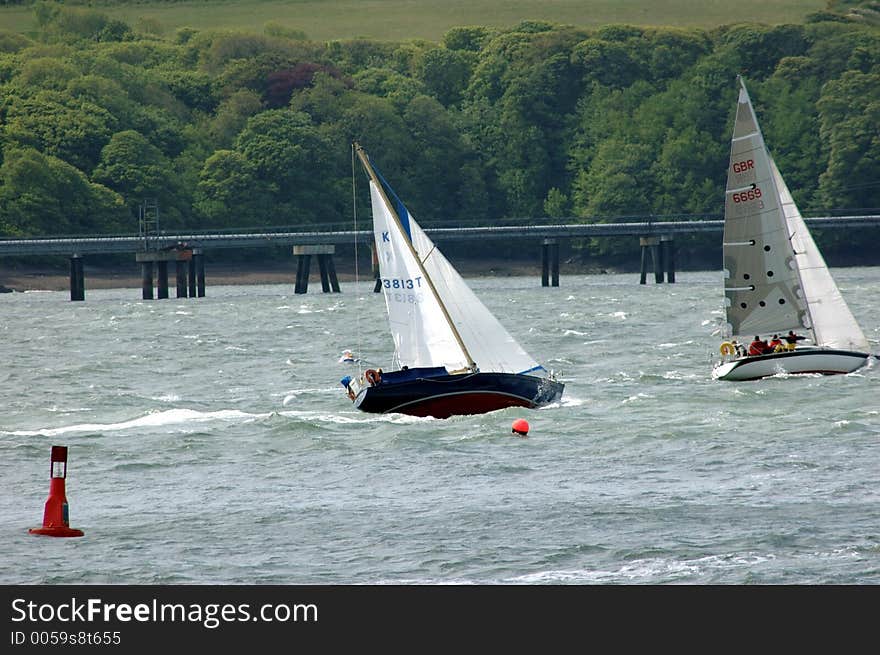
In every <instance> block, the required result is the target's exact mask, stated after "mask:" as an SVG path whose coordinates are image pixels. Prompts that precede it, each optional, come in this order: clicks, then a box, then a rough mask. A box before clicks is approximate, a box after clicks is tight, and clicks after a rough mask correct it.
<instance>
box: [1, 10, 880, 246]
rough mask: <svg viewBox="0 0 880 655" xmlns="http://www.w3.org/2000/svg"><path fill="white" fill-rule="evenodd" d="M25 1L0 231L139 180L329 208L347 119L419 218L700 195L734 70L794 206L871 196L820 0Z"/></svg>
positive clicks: (117, 223) (722, 146)
mask: <svg viewBox="0 0 880 655" xmlns="http://www.w3.org/2000/svg"><path fill="white" fill-rule="evenodd" d="M834 4H835V3H831V5H832V6H833V5H834ZM35 11H36V15H37V18H38V23H39V28H40V31H39V33H38V34H37V35H36V36H35V37H34V38H30V37H26V36H23V35H20V34H14V33H8V32H6V33H4V32H0V88H2V94H0V235H7V236H8V235H14V236H24V235H47V234H53V235H55V234H93V233H129V234H130V233H134V232H136V231H137V217H138V213H139V210H140V208H141V206H142V205H143V203H144V202H145V201H146V200H147V199H150V200H151V201H155V202H156V203H157V204H158V206H159V208H160V213H161V223H162V227H163V228H164V229H167V230H177V229H186V230H214V229H225V228H231V227H236V228H246V227H266V226H287V227H289V228H290V229H301V228H313V227H318V229H321V228H322V227H323V228H329V227H331V226H332V227H346V228H347V227H350V225H351V220H352V216H353V214H354V207H353V202H354V200H353V194H352V155H351V143H352V142H353V141H355V140H357V141H359V142H360V143H362V144H363V145H364V147H365V148H366V150H367V152H369V153H370V154H371V155H372V158H373V159H374V161H375V162H376V163H377V165H378V166H379V167H380V168H381V170H382V171H383V173H384V174H385V176H386V177H387V178H388V179H389V180H391V181H392V183H393V184H394V185H395V187H396V190H397V191H398V193H399V194H400V196H401V197H402V198H405V199H406V200H407V204H408V206H409V207H410V209H411V211H412V212H413V213H414V215H416V216H417V217H419V219H420V221H421V222H422V223H423V224H425V225H432V224H434V225H438V224H444V225H459V224H467V223H471V224H473V223H477V224H485V223H487V222H499V221H511V220H532V221H535V220H546V219H551V218H553V219H556V218H569V219H572V220H579V221H583V222H594V221H619V220H626V219H625V218H624V217H630V218H632V217H636V216H638V217H644V216H675V217H676V218H679V219H682V218H684V219H687V218H689V217H701V216H704V215H711V216H713V217H716V218H717V217H718V216H719V215H720V211H721V207H722V204H723V193H724V192H723V189H724V181H725V170H726V165H727V156H728V150H729V138H730V132H731V129H732V120H733V111H734V106H735V98H736V85H735V77H736V75H737V74H742V75H744V77H745V79H746V81H747V83H748V85H749V90H750V93H751V95H752V98H753V100H754V102H755V106H756V110H757V111H758V114H759V118H760V120H761V121H762V126H763V129H764V134H765V138H766V140H767V142H768V145H769V146H770V148H771V150H772V151H773V153H774V156H775V157H776V159H777V162H778V164H779V166H780V169H781V170H782V171H783V174H784V175H785V176H786V179H787V181H788V183H789V186H790V187H791V188H792V192H793V194H794V196H795V199H796V200H797V201H798V203H799V205H800V206H801V208H802V209H803V210H805V213H808V214H809V212H811V211H812V212H822V213H830V212H832V211H838V212H840V211H845V212H858V211H865V210H871V209H874V208H877V207H880V132H878V127H877V126H878V125H880V31H878V28H876V27H872V26H871V25H869V24H866V23H864V22H863V21H858V20H853V19H850V18H847V17H846V16H845V15H843V14H841V13H837V12H834V11H831V10H829V11H824V12H820V13H818V14H815V15H814V16H812V17H811V19H810V20H808V22H807V23H806V24H804V25H797V26H795V25H783V26H776V27H768V26H763V25H758V24H737V25H729V26H724V27H722V28H718V29H715V30H711V31H702V30H678V29H672V28H653V29H648V28H637V27H631V26H626V25H609V26H606V27H603V28H601V29H597V30H584V29H576V28H573V27H570V26H561V25H554V24H547V23H541V22H527V23H523V24H520V25H517V26H515V27H512V28H510V29H506V30H490V29H487V28H481V27H461V28H456V29H453V30H450V31H449V32H448V33H447V34H446V36H445V38H444V39H443V42H442V43H428V42H404V43H387V42H371V41H365V40H353V41H344V42H343V41H338V42H330V43H316V42H312V41H309V40H307V39H305V38H304V37H303V35H298V34H285V33H283V31H279V30H267V33H266V34H250V33H207V32H203V31H198V30H195V29H182V30H179V31H178V32H177V33H176V34H175V35H174V37H173V38H169V39H163V38H160V37H157V36H154V35H151V34H147V33H140V32H136V31H135V30H133V29H132V27H130V26H129V25H126V24H125V23H122V22H120V21H116V20H111V19H109V18H107V17H106V16H105V15H103V14H101V13H100V12H97V11H94V10H91V9H87V8H83V7H77V6H65V5H59V4H49V3H40V4H37V5H35ZM358 173H360V171H359V170H358ZM357 179H358V185H357V186H356V189H357V193H358V194H360V195H359V196H358V201H357V203H358V207H363V208H365V207H368V206H369V205H368V203H367V202H366V200H364V198H365V197H366V196H365V193H366V192H365V184H364V183H363V178H362V177H358V178H357ZM359 211H362V210H359ZM834 239H836V240H837V242H838V243H837V244H836V245H838V246H840V247H845V246H846V245H847V244H846V237H845V236H843V235H837V236H835V237H834ZM826 240H827V241H828V242H829V245H835V244H834V243H830V242H831V241H832V238H831V237H828V238H826ZM584 245H585V247H586V248H588V249H589V250H590V251H591V253H592V254H606V255H613V254H614V253H615V251H617V250H619V249H621V248H624V249H626V250H628V251H630V252H631V251H632V246H631V244H629V245H627V246H621V245H620V244H616V243H614V242H613V241H610V240H605V241H604V242H597V243H593V244H584Z"/></svg>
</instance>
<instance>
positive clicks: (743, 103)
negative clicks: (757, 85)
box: [712, 78, 871, 380]
mask: <svg viewBox="0 0 880 655" xmlns="http://www.w3.org/2000/svg"><path fill="white" fill-rule="evenodd" d="M738 83H739V100H738V104H737V111H736V120H735V124H734V129H733V138H732V139H731V149H730V162H729V167H728V171H727V189H726V196H725V201H724V242H723V253H724V273H725V280H724V294H725V316H726V324H725V326H724V329H723V334H724V336H725V337H726V338H727V339H728V340H727V341H725V342H724V343H722V344H721V356H722V358H721V361H719V362H717V363H716V364H715V367H714V369H713V371H712V376H713V377H714V378H716V379H719V380H757V379H760V378H764V377H768V376H771V375H778V374H780V373H782V374H802V373H821V374H824V375H834V374H844V373H851V372H852V371H855V370H857V369H859V368H861V367H862V366H864V365H865V363H866V362H867V360H868V358H869V357H870V356H871V355H870V354H869V352H868V350H869V347H868V340H867V339H866V338H865V335H864V334H863V333H862V330H861V328H860V327H859V324H858V322H857V321H856V319H855V317H854V316H853V314H852V312H851V311H850V309H849V307H848V306H847V304H846V301H845V300H844V299H843V296H842V295H841V293H840V290H839V289H838V287H837V284H836V283H835V282H834V278H833V277H832V276H831V273H830V272H829V270H828V266H827V265H826V264H825V260H824V259H823V257H822V255H821V253H820V252H819V249H818V248H817V247H816V244H815V242H814V241H813V237H812V236H811V235H810V232H809V230H808V229H807V225H806V223H805V222H804V220H803V218H802V217H801V213H800V211H799V210H798V208H797V205H796V204H795V202H794V199H793V198H792V196H791V193H790V192H789V190H788V187H787V186H786V184H785V181H784V180H783V178H782V175H781V174H780V173H779V169H778V168H777V167H776V163H775V162H774V161H773V158H772V157H771V156H770V152H769V151H768V150H767V147H766V144H765V143H764V137H763V135H762V134H761V130H760V128H759V127H758V120H757V117H756V116H755V111H754V108H753V107H752V101H751V99H750V98H749V94H748V92H747V91H746V87H745V83H744V82H743V81H742V78H738ZM787 331H788V332H789V333H790V334H791V335H794V333H795V332H801V331H804V332H806V334H807V335H809V336H808V337H806V338H805V341H807V342H811V343H807V344H805V345H799V344H798V343H797V341H795V339H794V338H791V339H790V342H789V343H786V344H779V345H777V346H776V347H775V348H774V349H771V350H769V352H761V349H758V348H756V349H753V350H752V354H750V353H749V352H745V353H743V352H738V349H737V348H736V346H735V344H736V342H737V340H739V342H740V343H748V342H749V341H753V338H754V339H758V336H760V335H765V336H767V335H771V334H778V335H784V334H785V333H786V332H787Z"/></svg>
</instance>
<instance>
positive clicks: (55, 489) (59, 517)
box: [28, 446, 84, 537]
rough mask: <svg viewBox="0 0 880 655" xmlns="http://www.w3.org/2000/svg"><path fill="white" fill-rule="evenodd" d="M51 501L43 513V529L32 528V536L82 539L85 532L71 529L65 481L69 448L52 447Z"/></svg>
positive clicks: (50, 469) (50, 467)
mask: <svg viewBox="0 0 880 655" xmlns="http://www.w3.org/2000/svg"><path fill="white" fill-rule="evenodd" d="M49 476H50V477H49V499H48V500H47V501H46V509H45V510H44V511H43V527H41V528H31V529H30V530H28V532H30V533H31V534H40V535H45V536H47V537H82V536H83V534H84V533H83V531H82V530H77V529H76V528H71V527H70V522H69V509H68V506H67V495H66V494H65V491H64V480H65V478H67V446H52V455H51V463H50V465H49Z"/></svg>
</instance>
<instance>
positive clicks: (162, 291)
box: [156, 260, 168, 300]
mask: <svg viewBox="0 0 880 655" xmlns="http://www.w3.org/2000/svg"><path fill="white" fill-rule="evenodd" d="M156 273H157V277H158V279H157V281H156V283H157V285H158V286H157V288H156V298H158V299H159V300H162V299H163V298H167V297H168V262H167V261H164V260H163V261H157V262H156Z"/></svg>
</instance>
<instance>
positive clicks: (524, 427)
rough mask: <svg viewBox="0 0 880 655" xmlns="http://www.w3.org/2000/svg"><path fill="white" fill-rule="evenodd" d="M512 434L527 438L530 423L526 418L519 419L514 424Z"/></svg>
mask: <svg viewBox="0 0 880 655" xmlns="http://www.w3.org/2000/svg"><path fill="white" fill-rule="evenodd" d="M511 432H514V433H515V434H518V435H520V436H522V437H524V436H526V435H527V434H528V433H529V422H528V421H526V420H525V419H524V418H518V419H516V420H515V421H514V422H513V429H512V430H511Z"/></svg>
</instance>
